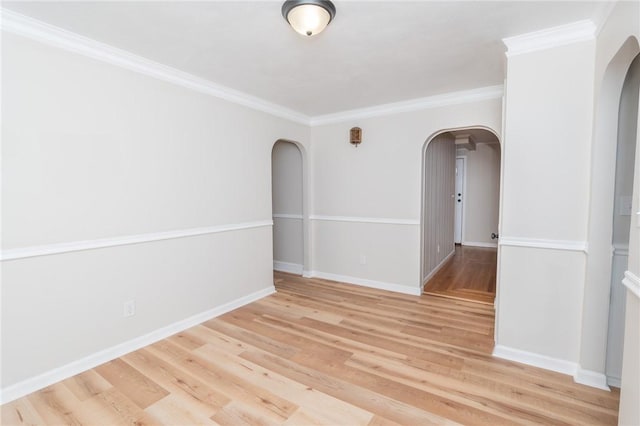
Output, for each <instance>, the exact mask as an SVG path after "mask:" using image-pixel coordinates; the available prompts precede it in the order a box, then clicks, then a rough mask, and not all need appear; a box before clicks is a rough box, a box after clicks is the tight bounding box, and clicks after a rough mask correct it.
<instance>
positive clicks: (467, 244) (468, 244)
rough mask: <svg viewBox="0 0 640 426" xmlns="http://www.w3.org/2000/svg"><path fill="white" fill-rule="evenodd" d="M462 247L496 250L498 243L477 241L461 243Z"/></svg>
mask: <svg viewBox="0 0 640 426" xmlns="http://www.w3.org/2000/svg"><path fill="white" fill-rule="evenodd" d="M462 245H463V246H465V247H486V248H498V243H481V242H478V241H463V242H462Z"/></svg>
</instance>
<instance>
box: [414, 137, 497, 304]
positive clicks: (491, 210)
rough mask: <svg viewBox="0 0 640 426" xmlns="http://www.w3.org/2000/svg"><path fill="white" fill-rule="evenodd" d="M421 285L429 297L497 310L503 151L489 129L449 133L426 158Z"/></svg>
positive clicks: (434, 141)
mask: <svg viewBox="0 0 640 426" xmlns="http://www.w3.org/2000/svg"><path fill="white" fill-rule="evenodd" d="M422 160H423V161H422V212H421V276H420V278H421V282H422V286H423V291H424V293H425V294H428V295H434V296H441V297H449V298H455V299H464V300H472V301H476V302H481V303H487V304H493V303H494V299H495V295H496V285H497V282H496V281H497V280H496V275H497V256H498V240H497V238H498V234H499V206H500V181H501V179H500V177H501V149H500V142H499V139H498V137H497V135H496V133H495V132H493V131H492V130H490V129H487V128H484V127H466V128H456V129H445V130H441V131H439V132H436V133H435V134H434V135H432V136H431V137H430V138H429V139H428V140H427V142H426V143H425V146H424V149H423V158H422Z"/></svg>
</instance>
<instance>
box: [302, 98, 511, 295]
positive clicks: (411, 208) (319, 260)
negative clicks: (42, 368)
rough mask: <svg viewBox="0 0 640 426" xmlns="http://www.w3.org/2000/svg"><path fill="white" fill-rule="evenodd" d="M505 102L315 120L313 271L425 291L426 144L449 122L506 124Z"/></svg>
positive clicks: (450, 126)
mask: <svg viewBox="0 0 640 426" xmlns="http://www.w3.org/2000/svg"><path fill="white" fill-rule="evenodd" d="M501 104H502V102H501V99H490V100H483V101H475V102H468V103H464V104H458V105H449V106H441V107H434V108H426V109H424V110H420V111H411V112H401V113H396V114H389V115H386V116H380V117H370V118H359V119H346V120H345V121H342V122H339V123H332V124H324V125H317V126H314V127H312V128H311V139H312V147H313V148H312V149H313V150H312V155H311V163H312V165H311V169H312V173H313V184H312V188H313V190H312V191H313V198H314V200H313V202H314V210H313V216H312V217H314V216H315V217H316V219H315V220H313V221H312V227H313V248H314V253H313V256H312V257H313V270H314V271H315V272H316V273H324V274H332V275H333V276H340V277H343V278H344V277H347V278H349V277H350V278H354V279H357V280H360V281H361V282H362V280H367V282H368V283H369V284H372V285H373V284H391V285H394V286H398V288H396V290H399V291H406V292H411V293H414V294H415V293H416V292H420V287H421V278H422V277H421V276H420V266H421V265H420V215H421V191H422V189H421V181H422V170H421V168H422V155H423V147H424V144H425V142H426V141H427V140H428V139H430V137H431V136H433V135H435V134H436V133H439V132H440V131H442V130H447V129H456V128H463V127H472V126H484V127H488V128H491V129H494V130H496V129H500V128H501V117H502V115H501V114H502V111H501ZM354 126H358V127H360V128H362V134H363V141H362V143H361V144H360V146H359V147H357V148H355V147H353V146H352V145H350V144H349V129H350V128H352V127H354ZM372 242H374V243H372ZM363 256H364V258H365V260H366V263H364V264H362V262H361V260H362V257H363ZM352 281H355V280H353V279H352ZM387 288H389V287H388V286H387Z"/></svg>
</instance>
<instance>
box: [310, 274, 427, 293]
mask: <svg viewBox="0 0 640 426" xmlns="http://www.w3.org/2000/svg"><path fill="white" fill-rule="evenodd" d="M309 278H322V279H325V280H330V281H338V282H341V283H345V284H355V285H359V286H363V287H369V288H377V289H378V290H387V291H393V292H396V293H403V294H410V295H412V296H420V295H421V294H422V289H421V288H413V287H409V286H406V285H400V284H393V283H385V282H382V281H374V280H368V279H366V278H358V277H349V276H346V275H338V274H331V273H328V272H320V271H310V277H309Z"/></svg>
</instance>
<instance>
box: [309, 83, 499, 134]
mask: <svg viewBox="0 0 640 426" xmlns="http://www.w3.org/2000/svg"><path fill="white" fill-rule="evenodd" d="M503 93H504V86H503V85H497V86H488V87H480V88H478V89H472V90H463V91H458V92H450V93H444V94H441V95H434V96H428V97H425V98H418V99H412V100H408V101H403V102H393V103H388V104H382V105H376V106H372V107H368V108H359V109H353V110H349V111H342V112H337V113H333V114H325V115H318V116H315V117H311V120H310V123H311V126H322V125H325V124H333V123H341V122H344V121H352V120H361V119H365V118H372V117H380V116H385V115H392V114H399V113H402V112H411V111H419V110H423V109H429V108H438V107H444V106H449V105H459V104H465V103H470V102H478V101H484V100H488V99H500V98H502V95H503Z"/></svg>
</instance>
